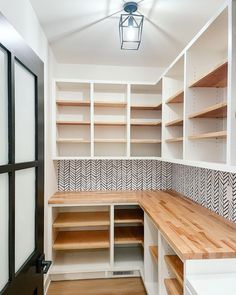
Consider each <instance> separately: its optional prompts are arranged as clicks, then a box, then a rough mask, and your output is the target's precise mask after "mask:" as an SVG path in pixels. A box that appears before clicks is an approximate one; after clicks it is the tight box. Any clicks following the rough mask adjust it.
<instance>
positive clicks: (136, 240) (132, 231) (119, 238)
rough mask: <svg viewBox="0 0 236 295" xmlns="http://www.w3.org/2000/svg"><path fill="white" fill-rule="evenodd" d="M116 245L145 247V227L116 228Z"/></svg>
mask: <svg viewBox="0 0 236 295" xmlns="http://www.w3.org/2000/svg"><path fill="white" fill-rule="evenodd" d="M114 243H115V245H128V244H141V245H143V227H141V226H127V227H122V226H121V227H115V241H114Z"/></svg>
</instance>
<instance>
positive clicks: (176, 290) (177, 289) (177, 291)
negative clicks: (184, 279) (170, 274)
mask: <svg viewBox="0 0 236 295" xmlns="http://www.w3.org/2000/svg"><path fill="white" fill-rule="evenodd" d="M164 283H165V286H166V290H167V293H168V295H183V289H182V288H181V286H180V284H179V282H178V281H177V280H176V279H165V280H164Z"/></svg>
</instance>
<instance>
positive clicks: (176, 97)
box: [166, 90, 184, 104]
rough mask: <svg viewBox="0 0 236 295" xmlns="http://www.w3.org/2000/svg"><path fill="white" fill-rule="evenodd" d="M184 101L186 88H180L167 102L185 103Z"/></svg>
mask: <svg viewBox="0 0 236 295" xmlns="http://www.w3.org/2000/svg"><path fill="white" fill-rule="evenodd" d="M183 101H184V90H180V91H178V92H177V93H175V94H174V95H172V96H171V97H170V98H168V99H167V101H166V103H167V104H168V103H183Z"/></svg>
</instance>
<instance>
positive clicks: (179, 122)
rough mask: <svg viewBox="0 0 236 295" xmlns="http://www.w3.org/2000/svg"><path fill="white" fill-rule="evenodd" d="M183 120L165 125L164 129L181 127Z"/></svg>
mask: <svg viewBox="0 0 236 295" xmlns="http://www.w3.org/2000/svg"><path fill="white" fill-rule="evenodd" d="M183 122H184V121H183V119H176V120H173V121H170V122H168V123H166V125H165V126H166V127H174V126H183Z"/></svg>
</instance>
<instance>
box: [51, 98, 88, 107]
mask: <svg viewBox="0 0 236 295" xmlns="http://www.w3.org/2000/svg"><path fill="white" fill-rule="evenodd" d="M56 104H57V105H58V106H68V107H77V106H81V107H82V106H85V107H89V106H90V101H76V100H62V99H60V100H57V101H56Z"/></svg>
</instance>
